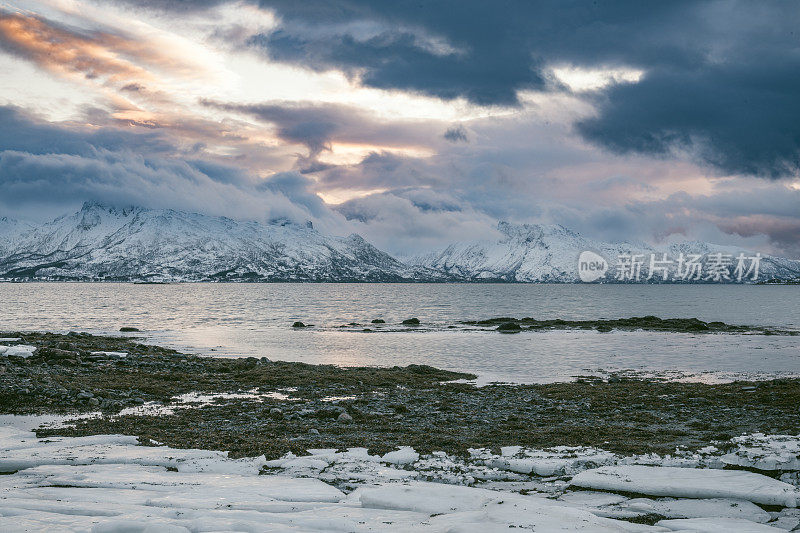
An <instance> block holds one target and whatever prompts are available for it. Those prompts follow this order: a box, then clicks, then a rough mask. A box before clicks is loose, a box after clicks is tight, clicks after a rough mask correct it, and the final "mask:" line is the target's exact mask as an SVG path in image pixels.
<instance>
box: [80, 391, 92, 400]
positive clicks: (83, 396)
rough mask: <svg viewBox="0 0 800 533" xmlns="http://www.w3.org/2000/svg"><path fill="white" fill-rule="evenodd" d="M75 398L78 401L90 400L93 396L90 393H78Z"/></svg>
mask: <svg viewBox="0 0 800 533" xmlns="http://www.w3.org/2000/svg"><path fill="white" fill-rule="evenodd" d="M76 398H78V399H79V400H89V399H91V398H94V394H92V393H91V392H86V391H81V392H79V393H78V395H77V396H76Z"/></svg>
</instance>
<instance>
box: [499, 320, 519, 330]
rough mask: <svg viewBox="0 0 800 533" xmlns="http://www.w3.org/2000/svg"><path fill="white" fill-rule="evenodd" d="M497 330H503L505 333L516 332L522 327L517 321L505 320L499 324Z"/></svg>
mask: <svg viewBox="0 0 800 533" xmlns="http://www.w3.org/2000/svg"><path fill="white" fill-rule="evenodd" d="M497 331H502V332H504V333H516V332H518V331H522V327H521V326H520V325H519V324H517V323H516V322H505V323H503V324H500V325H499V326H497Z"/></svg>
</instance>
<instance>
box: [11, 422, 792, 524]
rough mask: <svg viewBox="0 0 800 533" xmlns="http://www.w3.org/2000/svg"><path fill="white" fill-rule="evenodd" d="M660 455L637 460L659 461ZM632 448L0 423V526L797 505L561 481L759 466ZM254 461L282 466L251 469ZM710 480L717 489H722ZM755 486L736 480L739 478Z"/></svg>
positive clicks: (703, 519) (404, 518)
mask: <svg viewBox="0 0 800 533" xmlns="http://www.w3.org/2000/svg"><path fill="white" fill-rule="evenodd" d="M26 420H28V419H26ZM27 423H28V422H27V421H26V424H27ZM721 453H722V452H719V451H718V450H716V449H714V450H712V449H711V448H709V449H707V450H704V451H703V452H702V453H699V455H698V454H694V453H693V454H688V453H687V454H683V455H682V456H681V457H679V458H675V457H670V458H662V462H663V463H664V464H674V463H675V461H676V460H677V459H680V461H679V462H681V463H682V464H684V465H686V464H694V465H695V466H697V465H699V464H700V463H707V462H709V459H708V457H707V456H708V455H709V454H712V455H713V454H716V455H714V456H718V455H720V454H721ZM656 457H657V456H643V457H642V458H640V459H641V460H644V461H647V462H650V463H656V462H657V459H656ZM511 459H520V460H526V459H529V460H532V461H539V460H546V461H556V462H557V468H555V470H553V471H557V472H558V474H557V477H540V476H538V475H537V474H536V469H535V468H531V470H530V473H529V474H525V473H520V472H515V471H512V470H511V469H510V468H511V466H512V465H511V463H504V462H503V461H510V460H511ZM635 460H637V459H636V458H621V457H616V456H614V455H613V454H610V453H608V452H603V451H602V450H595V449H584V448H566V447H561V448H553V449H549V450H527V449H524V448H521V447H507V448H504V449H503V450H501V453H500V455H497V454H495V453H493V452H491V451H489V450H485V449H480V450H472V452H471V456H470V457H469V458H466V459H465V458H457V457H454V456H450V455H448V454H445V453H443V452H438V453H434V454H431V455H426V456H420V455H419V454H418V453H417V452H416V451H415V450H413V449H411V448H408V447H403V448H400V449H398V450H396V451H394V452H389V453H387V454H384V455H383V456H379V455H373V454H370V453H369V451H368V450H367V449H365V448H351V449H349V450H347V451H337V450H334V449H318V450H309V455H306V456H302V457H296V456H292V455H288V456H286V457H284V458H282V459H279V460H276V461H265V460H264V459H263V458H256V459H243V460H235V459H231V458H229V457H228V456H227V453H225V452H216V451H207V450H178V449H172V448H168V447H165V446H139V445H137V439H136V438H134V437H129V436H122V435H102V436H91V437H52V438H47V439H37V438H36V437H35V435H34V434H33V433H31V432H29V431H26V430H25V429H21V428H19V427H13V426H3V427H0V464H2V465H3V468H2V469H7V470H5V471H6V472H8V471H12V470H18V471H17V472H16V473H15V474H12V475H5V476H0V531H31V530H43V529H48V528H49V529H51V530H58V531H108V532H115V533H116V532H120V531H133V532H145V531H159V532H160V531H167V532H169V531H181V532H186V531H282V532H284V531H302V532H310V531H316V532H319V531H326V532H327V531H342V532H349V531H404V532H405V531H408V532H417V531H420V532H421V531H434V532H442V533H444V532H476V533H491V532H494V531H509V528H512V529H520V528H521V529H525V528H527V529H534V530H536V531H598V532H602V531H615V532H624V531H662V532H663V531H668V530H673V529H675V530H684V531H722V530H723V529H724V530H725V532H726V533H733V532H735V531H778V530H776V529H774V528H769V529H765V528H766V527H767V526H766V525H764V523H765V522H767V521H768V520H770V519H771V518H775V520H774V521H773V522H772V523H771V524H773V523H774V524H776V525H777V524H781V525H783V526H786V525H788V526H791V527H794V526H793V519H794V514H792V513H793V512H795V511H796V510H794V509H783V510H782V511H781V512H780V513H777V512H775V511H772V513H771V514H770V513H767V512H766V511H764V510H763V509H761V508H759V507H758V506H756V505H754V504H753V503H750V502H749V501H742V500H729V499H726V500H723V499H697V500H686V499H672V498H665V499H664V498H662V499H647V498H634V499H631V498H630V496H627V495H621V494H612V493H608V492H592V491H571V490H567V491H566V492H565V490H566V489H567V483H568V480H569V477H570V476H571V475H572V473H573V472H571V470H584V472H583V473H582V474H580V473H579V474H578V475H577V476H576V477H575V479H579V478H580V476H584V477H587V475H588V474H590V473H595V474H596V472H597V471H598V470H597V469H594V470H585V469H587V468H593V467H595V466H597V464H598V463H603V462H607V463H613V464H615V465H618V466H614V467H613V468H617V469H631V468H645V469H648V471H659V472H661V475H662V477H663V474H664V472H672V471H681V472H682V473H683V475H684V477H685V476H690V477H692V476H694V477H693V478H692V479H695V480H697V479H700V478H701V477H702V478H703V479H706V480H708V479H716V478H715V475H718V474H726V475H737V476H740V475H742V474H745V475H752V476H757V478H758V479H759V480H761V479H762V478H764V476H759V475H758V474H751V473H749V472H742V471H723V470H713V469H708V468H664V467H649V466H644V467H642V466H639V467H635V466H629V465H625V464H624V463H625V462H629V461H635ZM559 461H560V462H559ZM496 464H497V465H499V467H498V466H495V465H496ZM554 464H555V463H554ZM262 465H265V466H267V467H270V468H269V469H268V470H269V471H270V472H278V475H274V474H272V473H270V474H268V475H263V474H262V475H259V470H260V469H261V466H262ZM548 465H549V464H548ZM619 465H622V466H619ZM603 468H611V467H610V466H606V467H603ZM603 468H600V469H599V470H602V469H603ZM595 474H593V475H595ZM666 477H667V478H669V479H671V480H673V481H674V476H666ZM648 478H650V479H653V478H658V476H657V475H656V476H653V475H649V476H648ZM432 479H433V480H436V481H438V483H431V482H429V480H432ZM736 479H737V480H741V479H742V478H740V477H737V478H736ZM764 479H767V480H768V481H769V482H772V483H780V482H778V481H776V480H774V479H771V478H764ZM717 481H718V483H717V485H716V486H717V489H718V490H722V491H723V492H724V491H725V490H728V489H729V488H730V487H727V485H726V484H725V483H722V482H719V480H717ZM688 484H689V483H684V484H683V485H681V487H679V488H681V489H682V487H683V486H684V485H688ZM692 484H693V486H695V487H696V486H698V485H702V483H699V482H694V481H693V482H692ZM708 484H711V483H708ZM334 485H335V486H334ZM469 485H473V486H469ZM476 485H481V486H476ZM764 486H765V487H766V489H763V490H755V491H754V493H756V494H760V495H761V496H764V494H768V495H773V496H774V495H775V494H777V492H774V489H775V487H776V485H774V484H770V483H767V484H765V485H764ZM752 488H753V486H751V485H748V484H747V483H745V484H744V485H743V486H742V485H741V484H739V489H741V490H745V489H747V490H750V489H752ZM767 489H768V490H767ZM351 490H352V492H351ZM621 490H626V491H629V490H630V488H625V489H621ZM520 491H522V492H520ZM792 494H793V495H794V489H793V488H792ZM673 496H675V495H674V494H673ZM788 503H790V502H788V500H786V501H783V503H778V504H777V505H785V504H788ZM646 514H657V515H660V516H664V517H666V518H667V519H668V520H663V521H662V522H663V523H662V524H660V526H659V527H653V526H646V525H640V524H634V523H630V522H626V521H621V520H615V519H614V518H635V517H638V516H642V515H646ZM686 519H689V520H686ZM791 527H789V529H791Z"/></svg>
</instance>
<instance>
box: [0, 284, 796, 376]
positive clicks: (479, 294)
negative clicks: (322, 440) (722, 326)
mask: <svg viewBox="0 0 800 533" xmlns="http://www.w3.org/2000/svg"><path fill="white" fill-rule="evenodd" d="M0 303H1V304H2V311H0V330H37V331H56V332H66V331H70V330H78V331H88V332H92V333H116V332H118V330H119V328H120V327H122V326H135V327H138V328H140V329H141V330H142V333H137V334H133V335H134V336H137V337H142V338H143V340H144V341H149V342H154V343H158V344H164V345H168V346H172V347H175V348H178V349H181V350H185V351H189V352H193V353H200V354H205V355H218V356H224V357H238V356H256V357H262V356H265V357H269V358H270V359H281V360H292V361H305V362H308V363H331V364H338V365H346V366H352V365H381V366H392V365H407V364H411V363H416V364H428V365H432V366H436V367H440V368H446V369H452V370H463V371H470V372H474V373H477V374H479V375H480V376H481V377H482V378H483V379H485V380H501V381H510V382H550V381H558V380H568V379H570V378H572V377H573V376H576V375H583V374H589V373H595V372H598V371H615V370H634V371H639V372H644V373H656V374H663V375H667V376H668V377H681V375H683V374H686V375H690V376H691V379H701V380H709V381H715V380H721V379H729V378H732V377H770V376H775V375H796V374H800V337H790V336H762V335H716V334H715V335H703V334H687V333H661V332H658V333H655V332H640V331H639V332H619V331H614V332H612V333H605V334H603V333H597V332H595V331H551V332H523V333H520V334H516V335H503V334H500V333H497V332H494V331H459V330H448V329H447V326H448V325H450V324H454V323H457V322H459V321H462V320H470V319H484V318H492V317H498V316H512V317H523V316H530V317H534V318H538V319H552V318H562V319H573V320H579V319H597V318H625V317H631V316H643V315H656V316H659V317H662V318H670V317H697V318H700V319H702V320H706V321H711V320H721V321H724V322H727V323H731V324H747V325H762V326H773V327H778V328H784V329H796V330H800V286H757V285H744V286H742V285H561V284H553V285H547V284H543V285H539V284H537V285H526V284H388V283H387V284H325V283H321V284H298V283H275V284H210V283H209V284H206V283H198V284H173V285H135V284H125V283H121V284H117V283H21V284H16V283H2V284H0ZM409 317H417V318H419V319H420V321H421V322H422V328H421V330H420V331H412V330H409V331H391V332H373V333H365V332H361V331H354V330H352V329H351V330H347V331H345V330H341V329H337V328H336V327H335V326H338V325H341V324H346V323H349V322H358V323H362V324H365V323H368V322H369V321H370V320H372V319H374V318H382V319H384V320H386V322H387V323H388V324H390V325H391V324H395V325H396V324H398V323H399V322H400V321H402V320H403V319H406V318H409ZM295 320H301V321H303V322H305V323H310V324H314V325H315V327H314V328H311V329H304V330H293V329H292V328H291V327H290V326H291V324H292V322H294V321H295ZM392 329H395V330H398V329H400V330H402V329H404V328H397V327H395V328H392ZM117 334H118V333H117Z"/></svg>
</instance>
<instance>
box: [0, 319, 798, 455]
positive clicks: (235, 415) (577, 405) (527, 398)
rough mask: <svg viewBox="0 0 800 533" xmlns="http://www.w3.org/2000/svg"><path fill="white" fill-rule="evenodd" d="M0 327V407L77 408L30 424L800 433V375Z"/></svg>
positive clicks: (359, 434)
mask: <svg viewBox="0 0 800 533" xmlns="http://www.w3.org/2000/svg"><path fill="white" fill-rule="evenodd" d="M0 337H2V340H0V345H1V346H4V347H7V348H6V349H3V348H0V414H43V413H60V414H67V415H75V417H76V419H75V420H74V421H73V422H72V423H71V424H69V425H67V426H65V427H59V428H55V429H46V430H39V432H38V434H39V435H40V436H47V435H55V434H58V435H70V436H80V435H99V434H125V435H135V436H138V437H140V440H141V441H142V442H151V441H153V442H159V443H164V444H167V445H169V446H172V447H176V448H202V449H224V450H229V451H230V452H231V454H232V455H233V456H251V457H252V456H257V455H262V454H263V455H265V456H266V457H267V458H277V457H280V456H283V455H284V454H285V453H287V452H292V453H295V454H304V453H306V451H307V450H309V449H319V448H337V449H344V448H348V447H354V446H360V447H365V448H368V449H369V450H370V451H371V452H372V453H386V452H388V451H391V450H393V449H395V448H396V447H398V446H412V447H414V448H415V449H416V450H417V451H418V452H420V453H430V452H433V451H444V452H447V453H450V454H455V455H465V454H467V453H468V450H469V449H470V448H493V449H495V448H497V449H499V447H502V446H509V445H518V446H526V447H531V448H547V447H552V446H561V445H567V446H601V447H602V448H604V449H605V450H608V451H611V452H615V453H620V454H643V453H661V454H665V453H671V452H674V450H675V449H676V447H686V448H690V449H691V448H697V447H700V446H705V445H707V444H709V443H711V442H717V441H719V442H724V441H727V440H729V439H731V438H732V437H736V436H738V435H741V434H746V433H754V432H764V433H770V434H799V433H800V409H798V407H797V406H798V404H799V403H800V380H797V379H776V380H771V381H759V382H734V383H728V384H718V385H707V384H701V383H675V382H667V381H661V380H655V379H652V380H642V379H629V378H626V377H624V376H617V375H612V376H609V377H608V378H607V379H600V378H597V377H586V378H583V379H578V380H576V381H575V382H571V383H558V384H548V385H502V384H495V385H489V386H485V387H475V386H474V385H472V384H469V383H465V382H464V381H468V380H470V379H472V378H474V376H471V375H468V374H462V373H456V372H449V371H444V370H438V369H435V368H431V367H427V366H409V367H404V368H400V367H394V368H340V367H335V366H318V365H308V364H303V363H293V362H280V361H270V360H269V359H267V358H261V359H256V358H241V359H226V358H211V357H199V356H194V355H186V354H181V353H178V352H176V351H174V350H170V349H166V348H162V347H158V346H149V345H145V344H140V343H138V342H136V340H135V339H130V338H125V337H107V336H94V335H89V334H86V333H70V334H67V335H58V334H52V333H19V332H0ZM3 352H5V353H3ZM454 381H455V382H454Z"/></svg>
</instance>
